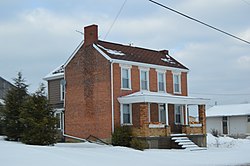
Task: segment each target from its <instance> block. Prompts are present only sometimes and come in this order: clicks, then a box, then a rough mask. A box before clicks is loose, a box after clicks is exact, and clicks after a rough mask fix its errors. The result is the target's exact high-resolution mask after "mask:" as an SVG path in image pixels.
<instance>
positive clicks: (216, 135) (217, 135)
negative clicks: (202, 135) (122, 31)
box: [211, 129, 219, 137]
mask: <svg viewBox="0 0 250 166" xmlns="http://www.w3.org/2000/svg"><path fill="white" fill-rule="evenodd" d="M211 134H212V135H213V136H215V137H219V131H218V130H216V129H211Z"/></svg>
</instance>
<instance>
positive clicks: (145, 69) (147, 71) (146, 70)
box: [139, 67, 149, 91]
mask: <svg viewBox="0 0 250 166" xmlns="http://www.w3.org/2000/svg"><path fill="white" fill-rule="evenodd" d="M139 69H140V90H142V91H149V68H142V67H139ZM142 72H146V79H147V89H142V80H141V75H142V74H141V73H142Z"/></svg>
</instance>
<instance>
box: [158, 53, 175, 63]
mask: <svg viewBox="0 0 250 166" xmlns="http://www.w3.org/2000/svg"><path fill="white" fill-rule="evenodd" d="M161 60H162V61H163V62H167V63H171V64H175V61H173V59H171V57H170V56H169V55H167V54H166V57H165V58H161Z"/></svg>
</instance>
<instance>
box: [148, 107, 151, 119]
mask: <svg viewBox="0 0 250 166" xmlns="http://www.w3.org/2000/svg"><path fill="white" fill-rule="evenodd" d="M150 114H151V111H150V103H148V122H149V123H150V122H151V116H150Z"/></svg>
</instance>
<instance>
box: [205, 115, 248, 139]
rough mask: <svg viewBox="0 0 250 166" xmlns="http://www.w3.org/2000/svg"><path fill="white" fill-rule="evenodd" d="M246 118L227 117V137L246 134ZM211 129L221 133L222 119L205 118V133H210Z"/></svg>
mask: <svg viewBox="0 0 250 166" xmlns="http://www.w3.org/2000/svg"><path fill="white" fill-rule="evenodd" d="M247 125H248V124H247V116H231V117H228V131H229V135H241V134H246V133H248V132H247ZM212 129H216V130H218V132H219V133H220V134H221V133H222V117H207V132H208V133H211V130H212Z"/></svg>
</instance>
